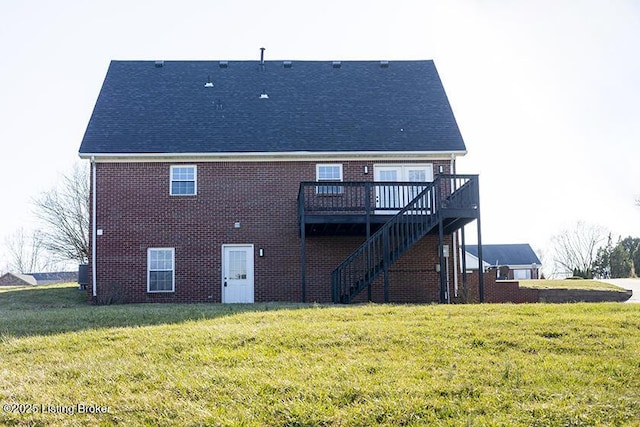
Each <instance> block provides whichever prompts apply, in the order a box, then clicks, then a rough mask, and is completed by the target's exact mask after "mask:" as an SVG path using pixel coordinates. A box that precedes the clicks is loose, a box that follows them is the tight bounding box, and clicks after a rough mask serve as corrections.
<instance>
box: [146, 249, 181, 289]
mask: <svg viewBox="0 0 640 427" xmlns="http://www.w3.org/2000/svg"><path fill="white" fill-rule="evenodd" d="M175 288H176V283H175V249H174V248H149V249H147V292H174V291H175Z"/></svg>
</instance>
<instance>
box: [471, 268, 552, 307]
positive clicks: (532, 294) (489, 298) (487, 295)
mask: <svg viewBox="0 0 640 427" xmlns="http://www.w3.org/2000/svg"><path fill="white" fill-rule="evenodd" d="M467 277H468V279H469V301H470V302H477V301H479V296H478V295H479V293H478V271H477V270H474V271H473V273H471V274H469V275H467ZM483 281H484V302H489V303H528V302H538V301H539V299H540V298H539V290H538V289H531V288H521V287H520V284H519V283H518V282H517V281H513V280H496V272H495V271H493V272H488V273H485V274H484V276H483Z"/></svg>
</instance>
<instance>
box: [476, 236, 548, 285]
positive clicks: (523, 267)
mask: <svg viewBox="0 0 640 427" xmlns="http://www.w3.org/2000/svg"><path fill="white" fill-rule="evenodd" d="M482 258H483V259H484V261H483V262H482V265H483V271H487V270H488V269H495V270H496V273H495V274H496V275H497V277H498V279H513V280H523V279H539V278H540V269H541V267H542V264H541V263H540V259H539V258H538V256H537V255H536V253H535V252H534V251H533V249H531V246H529V245H528V244H527V243H523V244H508V245H482ZM467 269H469V270H477V269H478V248H477V246H469V247H467Z"/></svg>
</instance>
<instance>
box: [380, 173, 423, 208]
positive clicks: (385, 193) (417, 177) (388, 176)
mask: <svg viewBox="0 0 640 427" xmlns="http://www.w3.org/2000/svg"><path fill="white" fill-rule="evenodd" d="M373 169H374V178H375V180H376V181H378V182H432V181H433V165H429V164H427V165H380V166H379V165H374V167H373ZM423 189H424V186H422V185H416V186H410V187H407V186H397V187H396V186H379V187H376V208H378V209H379V210H377V211H376V213H378V214H384V213H388V214H392V213H395V212H397V211H399V210H400V209H402V208H403V207H405V206H406V205H407V203H409V202H410V201H411V200H413V198H414V197H415V196H417V195H418V193H419V192H420V191H422V190H423ZM387 209H389V210H387Z"/></svg>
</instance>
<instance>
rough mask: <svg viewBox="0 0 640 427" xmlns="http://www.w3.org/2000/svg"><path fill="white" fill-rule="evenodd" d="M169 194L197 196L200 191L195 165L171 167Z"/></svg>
mask: <svg viewBox="0 0 640 427" xmlns="http://www.w3.org/2000/svg"><path fill="white" fill-rule="evenodd" d="M170 175H171V177H170V183H169V194H170V195H172V196H195V195H196V194H197V189H198V180H197V168H196V166H195V165H180V166H171V172H170Z"/></svg>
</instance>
